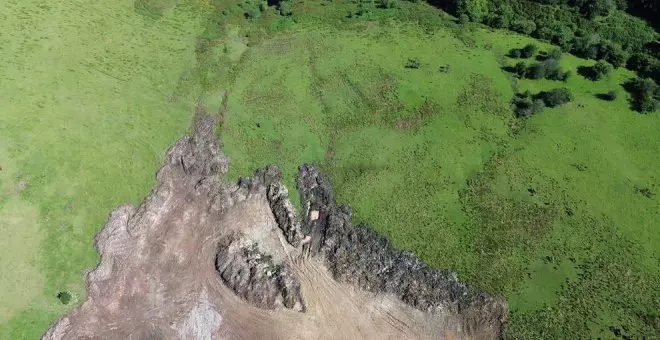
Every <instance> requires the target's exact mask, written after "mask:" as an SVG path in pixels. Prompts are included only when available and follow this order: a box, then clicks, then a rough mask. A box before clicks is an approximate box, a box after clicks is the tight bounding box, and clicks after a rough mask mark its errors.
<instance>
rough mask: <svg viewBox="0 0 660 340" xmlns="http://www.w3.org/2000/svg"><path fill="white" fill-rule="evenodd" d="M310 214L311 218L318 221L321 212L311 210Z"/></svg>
mask: <svg viewBox="0 0 660 340" xmlns="http://www.w3.org/2000/svg"><path fill="white" fill-rule="evenodd" d="M309 215H310V217H309V218H310V219H311V220H312V221H316V220H318V219H319V212H318V210H312V212H311V213H310V214H309Z"/></svg>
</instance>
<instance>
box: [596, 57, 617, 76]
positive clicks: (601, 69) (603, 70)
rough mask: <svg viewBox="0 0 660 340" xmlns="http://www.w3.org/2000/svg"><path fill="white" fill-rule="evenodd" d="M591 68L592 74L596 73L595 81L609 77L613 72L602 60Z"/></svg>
mask: <svg viewBox="0 0 660 340" xmlns="http://www.w3.org/2000/svg"><path fill="white" fill-rule="evenodd" d="M593 68H594V72H595V73H596V76H597V80H598V79H602V78H604V77H607V76H609V75H610V73H612V70H613V67H612V65H610V64H608V63H607V62H605V61H602V60H599V61H598V62H596V64H595V65H594V66H593Z"/></svg>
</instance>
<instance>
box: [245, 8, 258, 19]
mask: <svg viewBox="0 0 660 340" xmlns="http://www.w3.org/2000/svg"><path fill="white" fill-rule="evenodd" d="M243 15H244V16H245V19H248V20H257V19H259V17H261V11H260V10H258V9H256V8H253V9H250V10H248V11H247V12H245V13H243Z"/></svg>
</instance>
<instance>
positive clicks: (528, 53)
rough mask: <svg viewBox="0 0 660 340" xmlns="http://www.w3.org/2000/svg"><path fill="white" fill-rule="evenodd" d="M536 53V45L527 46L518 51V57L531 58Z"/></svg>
mask: <svg viewBox="0 0 660 340" xmlns="http://www.w3.org/2000/svg"><path fill="white" fill-rule="evenodd" d="M537 51H538V47H536V45H534V44H528V45H526V46H525V47H523V48H522V49H521V50H520V56H521V57H522V58H525V59H527V58H531V57H533V56H534V55H535V54H536V52H537Z"/></svg>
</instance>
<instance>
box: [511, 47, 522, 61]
mask: <svg viewBox="0 0 660 340" xmlns="http://www.w3.org/2000/svg"><path fill="white" fill-rule="evenodd" d="M521 54H522V53H521V52H520V49H518V48H513V49H511V50H510V51H509V57H511V58H516V59H518V58H520V55H521Z"/></svg>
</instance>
